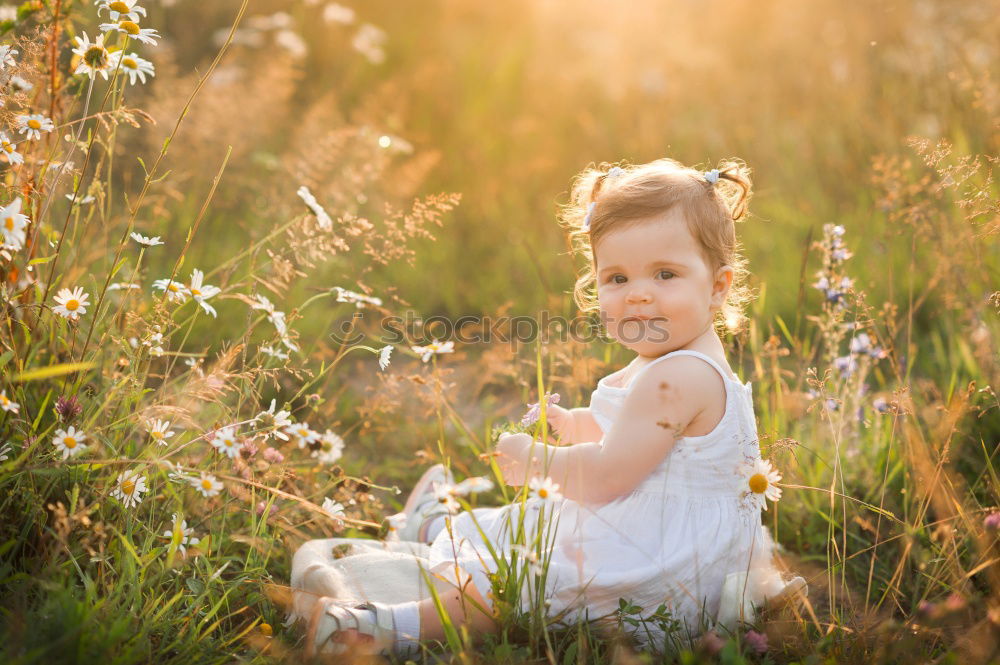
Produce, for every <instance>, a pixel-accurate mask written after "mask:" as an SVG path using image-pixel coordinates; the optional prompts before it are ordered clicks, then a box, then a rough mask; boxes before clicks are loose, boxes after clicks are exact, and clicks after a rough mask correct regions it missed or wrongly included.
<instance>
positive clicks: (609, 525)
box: [428, 350, 785, 646]
mask: <svg viewBox="0 0 1000 665" xmlns="http://www.w3.org/2000/svg"><path fill="white" fill-rule="evenodd" d="M680 355H687V356H693V357H696V358H701V359H702V360H704V361H705V362H707V363H708V364H710V365H711V366H712V367H713V368H714V369H716V370H717V371H718V372H719V374H720V375H722V378H723V381H724V382H725V386H726V408H725V413H724V415H723V416H722V419H721V420H720V422H719V423H718V425H717V426H716V427H715V429H713V430H712V431H711V432H710V433H708V434H705V435H703V436H687V437H681V438H678V439H677V441H676V443H675V445H674V448H673V449H672V450H671V452H670V453H669V454H668V455H667V457H666V458H665V459H664V460H663V462H662V463H660V465H659V466H658V467H657V468H656V469H655V470H654V471H653V472H652V473H651V474H650V475H649V476H648V477H647V478H646V479H645V480H644V481H643V482H642V483H640V485H639V486H638V487H636V488H635V489H634V490H633V491H632V492H631V493H629V494H627V495H624V496H622V497H620V498H618V499H616V500H615V501H612V502H610V503H607V504H604V505H600V506H588V505H585V504H580V503H577V502H576V501H572V500H569V499H565V500H563V501H561V502H559V503H558V504H555V505H553V504H551V503H549V504H547V507H545V508H544V509H545V511H546V515H547V516H548V515H549V514H555V515H556V517H557V518H558V524H557V525H556V527H555V529H554V530H553V531H552V532H550V533H551V535H550V536H548V539H547V540H546V542H547V543H548V544H549V545H550V546H551V558H550V560H549V564H548V569H547V576H546V580H545V587H546V589H545V597H546V599H547V600H548V601H550V603H551V604H550V605H549V607H548V614H549V616H559V615H560V614H561V615H562V616H568V620H570V621H572V620H579V619H581V618H584V617H588V618H589V619H597V618H600V617H602V616H608V615H610V614H611V613H613V612H615V611H616V610H618V608H619V599H625V600H628V601H630V602H631V603H632V604H634V605H637V606H639V607H641V608H642V612H641V615H643V616H648V615H650V614H652V613H653V612H654V611H655V610H656V609H657V608H658V607H659V606H660V605H661V604H665V605H666V606H667V609H668V610H669V611H670V613H671V614H672V616H673V618H674V619H676V620H678V621H679V622H680V624H681V626H682V632H683V633H686V634H687V635H689V636H693V635H697V634H699V633H700V632H701V629H702V628H704V627H706V626H711V625H712V624H714V623H721V624H723V625H725V626H726V627H727V628H728V629H733V628H734V627H735V625H736V621H737V620H738V619H745V620H748V621H749V620H752V618H753V617H752V615H751V614H750V612H751V611H752V606H753V605H758V606H759V605H761V604H763V601H764V600H765V598H767V597H770V596H772V595H775V594H776V593H778V592H779V591H781V589H782V588H783V587H784V584H785V583H784V581H783V580H782V578H781V575H780V573H779V572H778V571H777V569H775V568H774V566H773V563H772V560H771V558H772V549H773V543H772V541H771V539H770V536H769V534H768V533H767V530H766V528H765V527H763V526H762V524H761V519H760V508H759V507H756V506H755V505H754V504H753V503H752V502H751V501H750V500H749V498H748V497H747V496H745V494H744V492H743V488H744V487H745V486H746V482H745V480H744V479H743V472H742V471H741V468H740V467H741V465H743V464H745V463H752V462H753V461H754V460H756V459H759V458H760V447H759V444H758V439H757V430H756V424H755V420H754V413H753V405H752V402H751V388H750V383H749V382H747V383H746V384H741V383H740V382H739V381H737V380H736V379H734V378H732V377H730V376H729V375H728V373H727V372H726V371H724V370H723V369H722V368H721V367H720V366H719V365H718V363H716V362H715V361H714V360H712V359H711V358H710V357H708V356H706V355H705V354H702V353H699V352H697V351H688V350H681V351H674V352H672V353H668V354H666V355H663V356H661V357H659V358H656V359H655V360H653V361H651V362H649V363H648V364H647V365H645V366H644V367H643V368H642V369H641V370H640V371H639V374H641V373H642V372H644V371H645V370H646V369H647V368H648V367H649V366H651V365H653V364H655V363H657V362H660V361H662V360H665V359H667V358H671V357H675V356H680ZM620 373H621V372H616V373H615V374H612V375H610V376H606V377H604V378H603V379H601V380H600V381H599V382H598V384H597V389H596V390H595V391H594V392H593V394H592V395H591V399H590V409H591V413H592V414H593V416H594V419H595V420H596V421H597V424H598V425H599V426H600V427H601V429H602V430H603V431H604V432H605V433H607V432H608V431H610V429H611V425H612V423H613V422H614V420H615V418H616V417H617V415H618V413H619V410H620V409H621V407H622V404H623V403H624V401H625V397H626V395H628V392H629V390H630V389H631V386H634V385H635V381H636V378H637V377H634V378H633V379H632V382H631V383H630V384H629V386H626V387H617V386H614V385H611V383H610V382H609V380H610V379H612V378H613V377H616V375H617V374H620ZM608 473H609V474H612V473H614V469H608ZM541 505H542V502H541V501H540V500H538V499H532V500H529V501H528V502H527V511H526V515H525V533H526V534H528V536H529V537H530V536H531V535H532V534H533V533H535V529H536V524H537V516H538V512H539V507H540V506H541ZM553 509H554V510H553ZM550 511H551V513H550ZM518 514H519V507H518V504H516V503H515V504H512V505H508V506H502V507H499V508H477V509H475V510H473V511H472V514H471V515H470V514H469V513H460V514H458V515H456V516H455V517H454V518H453V519H452V529H451V533H449V532H448V531H447V530H445V531H442V532H441V533H440V534H439V535H438V536H437V538H436V539H435V541H434V542H433V544H432V545H431V548H430V555H429V557H428V558H429V559H430V563H431V566H432V570H444V569H445V568H447V567H448V566H451V567H454V565H455V564H456V563H457V564H458V565H459V566H460V567H461V568H462V569H463V570H465V571H466V572H468V573H469V574H470V575H471V578H472V582H473V584H475V586H476V589H477V590H478V591H479V593H480V594H481V595H482V596H483V598H487V599H489V598H490V595H489V594H490V589H491V585H490V581H489V578H488V576H487V573H494V572H496V571H497V563H496V560H495V559H494V557H493V556H492V555H491V554H490V552H489V550H488V548H487V547H485V544H484V543H483V538H482V537H481V535H480V532H479V530H480V529H481V530H482V532H483V533H484V534H486V535H487V536H488V537H489V540H490V542H491V544H492V545H493V547H494V549H495V551H497V552H498V558H499V557H504V558H506V559H508V560H509V557H510V550H511V538H510V533H511V527H510V525H511V523H513V524H515V525H516V524H517V519H518ZM473 517H474V518H475V519H473ZM549 521H551V518H550V520H549ZM477 522H478V529H477V526H476V523H477ZM525 600H526V599H525ZM581 611H583V612H581ZM701 619H705V621H704V622H701V621H700V620H701ZM647 631H650V632H651V633H652V634H650V633H648V632H647ZM636 636H637V637H638V638H639V639H640V641H643V642H647V643H648V642H649V641H651V640H653V641H655V639H656V638H657V637H661V636H662V634H657V630H656V627H655V626H653V625H650V622H647V623H646V625H645V627H644V628H643V629H642V630H640V631H639V632H638V633H637V635H636ZM654 646H655V645H654Z"/></svg>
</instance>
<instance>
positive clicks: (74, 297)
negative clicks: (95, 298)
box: [52, 286, 90, 321]
mask: <svg viewBox="0 0 1000 665" xmlns="http://www.w3.org/2000/svg"><path fill="white" fill-rule="evenodd" d="M89 298H90V296H88V295H87V293H86V292H85V291H84V290H83V289H82V288H80V287H79V286H78V287H76V288H74V289H73V290H72V291H70V290H69V289H60V291H59V293H57V294H56V297H55V298H54V300H55V301H56V307H53V308H52V311H53V312H55V313H56V314H58V315H59V316H61V317H63V318H66V319H70V320H71V321H76V320H77V319H79V318H80V315H82V314H86V313H87V305H89V304H90V302H89Z"/></svg>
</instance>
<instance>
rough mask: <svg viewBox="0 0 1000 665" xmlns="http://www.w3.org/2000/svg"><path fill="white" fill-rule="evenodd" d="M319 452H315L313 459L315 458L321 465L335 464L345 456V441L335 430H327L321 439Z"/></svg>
mask: <svg viewBox="0 0 1000 665" xmlns="http://www.w3.org/2000/svg"><path fill="white" fill-rule="evenodd" d="M319 445H320V448H319V450H314V451H313V452H312V455H311V457H315V458H317V459H318V460H319V462H320V463H321V464H333V463H334V462H336V461H337V460H339V459H340V457H341V456H342V455H343V454H344V440H343V439H342V438H340V436H338V435H337V434H336V433H334V431H333V430H329V429H328V430H326V432H324V433H323V434H322V435H321V436H320V437H319Z"/></svg>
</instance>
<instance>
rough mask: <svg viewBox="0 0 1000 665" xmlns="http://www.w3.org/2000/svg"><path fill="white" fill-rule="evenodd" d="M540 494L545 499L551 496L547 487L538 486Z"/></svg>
mask: <svg viewBox="0 0 1000 665" xmlns="http://www.w3.org/2000/svg"><path fill="white" fill-rule="evenodd" d="M538 496H539V497H541V498H543V499H547V498H549V491H548V490H547V489H545V488H544V487H540V488H538Z"/></svg>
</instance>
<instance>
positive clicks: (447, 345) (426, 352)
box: [410, 339, 455, 362]
mask: <svg viewBox="0 0 1000 665" xmlns="http://www.w3.org/2000/svg"><path fill="white" fill-rule="evenodd" d="M410 349H411V350H413V351H414V352H415V353H418V354H420V356H421V360H423V361H424V362H427V361H428V360H430V359H431V356H433V355H437V354H440V353H454V352H455V342H453V341H451V340H449V341H447V342H444V343H441V342H439V341H438V340H437V339H435V340H434V341H433V342H431V343H430V344H428V345H427V346H411V347H410Z"/></svg>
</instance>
